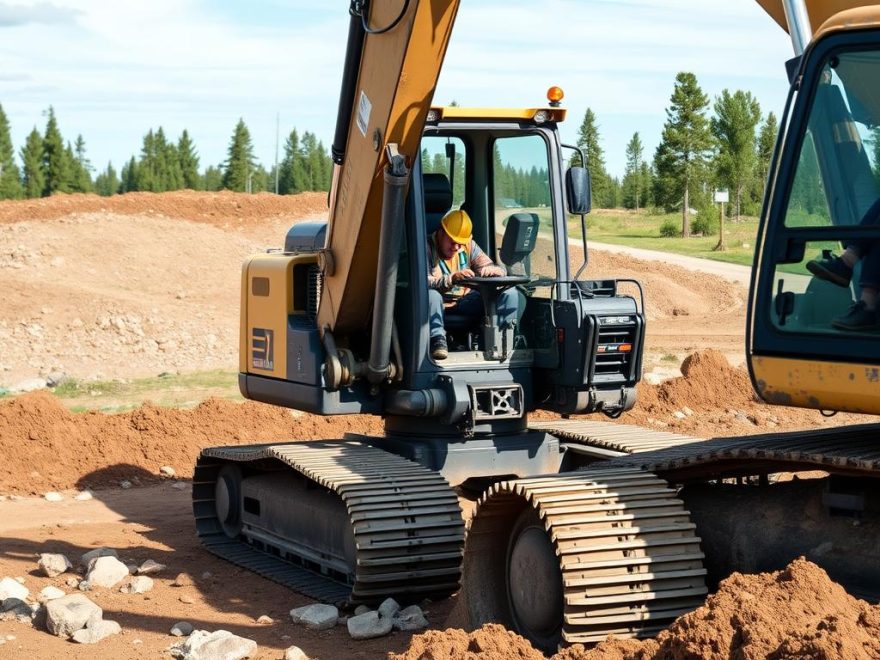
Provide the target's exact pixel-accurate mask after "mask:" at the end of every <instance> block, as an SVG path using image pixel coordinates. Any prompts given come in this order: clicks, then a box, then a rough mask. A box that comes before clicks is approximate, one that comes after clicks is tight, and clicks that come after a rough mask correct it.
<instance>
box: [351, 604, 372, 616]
mask: <svg viewBox="0 0 880 660" xmlns="http://www.w3.org/2000/svg"><path fill="white" fill-rule="evenodd" d="M369 611H370V608H369V607H367V606H366V605H358V606H357V607H356V608H354V615H355V616H357V615H359V614H366V613H367V612H369Z"/></svg>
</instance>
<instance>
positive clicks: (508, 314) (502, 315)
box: [495, 289, 519, 328]
mask: <svg viewBox="0 0 880 660" xmlns="http://www.w3.org/2000/svg"><path fill="white" fill-rule="evenodd" d="M495 308H496V309H497V310H498V326H499V327H501V328H509V327H510V326H512V325H514V324H515V323H517V322H518V321H519V317H518V312H519V294H518V292H517V290H516V289H507V290H506V291H502V292H501V293H500V294H498V300H497V302H496V304H495Z"/></svg>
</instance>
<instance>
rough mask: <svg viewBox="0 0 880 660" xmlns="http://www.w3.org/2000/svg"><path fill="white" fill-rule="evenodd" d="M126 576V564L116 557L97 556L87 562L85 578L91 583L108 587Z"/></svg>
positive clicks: (127, 573) (127, 574)
mask: <svg viewBox="0 0 880 660" xmlns="http://www.w3.org/2000/svg"><path fill="white" fill-rule="evenodd" d="M128 576H129V572H128V566H126V565H125V564H123V563H122V562H121V561H119V560H118V559H117V558H116V557H98V558H96V559H93V560H92V561H91V563H90V564H89V572H88V573H87V574H86V580H88V581H89V582H90V583H91V584H92V585H98V586H99V587H105V588H106V589H110V588H111V587H113V586H114V585H116V584H118V583H119V582H122V580H124V579H125V578H126V577H128Z"/></svg>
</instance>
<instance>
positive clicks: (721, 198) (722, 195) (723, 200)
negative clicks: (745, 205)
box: [715, 190, 730, 204]
mask: <svg viewBox="0 0 880 660" xmlns="http://www.w3.org/2000/svg"><path fill="white" fill-rule="evenodd" d="M729 201H730V193H729V192H727V191H726V190H716V191H715V203H716V204H727V203H728V202H729Z"/></svg>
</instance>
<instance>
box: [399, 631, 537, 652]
mask: <svg viewBox="0 0 880 660" xmlns="http://www.w3.org/2000/svg"><path fill="white" fill-rule="evenodd" d="M388 658H389V660H543V658H544V654H543V653H540V652H539V651H536V650H535V649H534V648H533V647H532V645H531V644H529V642H528V641H526V640H525V639H523V638H522V637H520V636H519V635H517V634H516V633H514V632H511V631H509V630H507V629H506V628H505V627H504V626H500V625H498V624H495V623H490V624H486V625H485V626H483V627H482V628H480V629H479V630H475V631H474V632H472V633H466V632H465V631H464V630H460V629H457V628H450V629H448V630H443V631H440V630H429V631H428V632H426V633H422V634H421V635H415V636H413V638H412V640H411V642H410V645H409V648H408V649H407V650H406V651H405V652H404V653H400V654H393V653H389V654H388Z"/></svg>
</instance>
